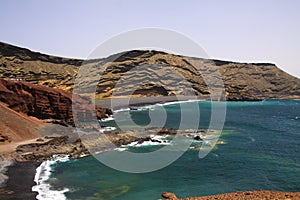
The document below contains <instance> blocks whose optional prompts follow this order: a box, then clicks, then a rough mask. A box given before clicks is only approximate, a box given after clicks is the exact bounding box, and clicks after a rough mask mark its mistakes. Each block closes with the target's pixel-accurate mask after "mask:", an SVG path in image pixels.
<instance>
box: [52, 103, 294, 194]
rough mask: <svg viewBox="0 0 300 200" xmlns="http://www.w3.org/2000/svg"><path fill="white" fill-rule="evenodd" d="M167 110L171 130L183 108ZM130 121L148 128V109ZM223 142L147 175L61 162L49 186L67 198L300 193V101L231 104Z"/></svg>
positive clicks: (203, 123)
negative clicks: (275, 191)
mask: <svg viewBox="0 0 300 200" xmlns="http://www.w3.org/2000/svg"><path fill="white" fill-rule="evenodd" d="M196 103H197V104H199V105H200V110H201V120H200V123H199V128H206V127H207V125H208V122H209V118H210V103H209V102H196ZM190 104H192V103H190ZM164 107H165V109H166V110H167V112H168V120H167V123H166V126H167V127H169V128H177V127H178V123H179V122H180V105H179V104H172V105H166V106H164ZM189 112H193V110H190V111H189ZM118 114H119V115H121V114H122V113H118ZM131 116H132V118H133V120H134V121H135V122H136V123H138V124H140V125H145V124H147V123H149V117H148V111H147V110H141V111H131ZM106 125H110V126H113V125H114V122H113V121H111V122H107V123H106ZM220 140H221V141H223V142H224V144H218V145H217V146H216V147H215V148H214V149H213V150H212V151H211V152H210V153H209V154H208V155H207V156H206V157H205V158H203V159H199V157H198V151H196V150H189V151H187V152H186V153H185V154H184V155H183V156H182V157H181V158H180V159H178V160H177V161H175V162H174V163H172V164H171V165H169V166H168V167H166V168H163V169H161V170H158V171H155V172H151V173H146V174H130V173H124V172H120V171H116V170H114V169H110V168H109V167H107V166H105V165H103V164H101V163H100V162H98V161H97V160H96V159H95V158H93V157H85V158H81V159H77V160H70V161H67V162H61V163H56V164H55V165H53V168H52V170H53V171H52V174H51V177H50V179H49V180H48V183H50V184H51V189H53V190H62V189H63V188H69V190H70V191H69V192H67V193H65V196H66V197H67V199H104V200H110V199H114V200H140V199H145V200H147V199H149V200H155V199H159V198H160V194H161V193H162V192H163V191H171V192H174V193H176V195H177V196H178V197H186V196H200V195H213V194H217V193H225V192H231V191H242V190H258V189H264V190H280V191H300V101H297V100H268V101H263V102H227V114H226V122H225V126H224V130H223V133H222V135H221V137H220ZM145 148H146V147H145ZM143 150H145V149H143V148H142V147H141V148H140V149H137V151H143Z"/></svg>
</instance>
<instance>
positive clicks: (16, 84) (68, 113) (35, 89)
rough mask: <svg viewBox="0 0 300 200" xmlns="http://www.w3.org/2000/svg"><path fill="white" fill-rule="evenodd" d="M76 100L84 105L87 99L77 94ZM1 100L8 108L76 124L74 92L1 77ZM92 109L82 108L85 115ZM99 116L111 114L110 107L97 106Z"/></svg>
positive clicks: (63, 122) (53, 120)
mask: <svg viewBox="0 0 300 200" xmlns="http://www.w3.org/2000/svg"><path fill="white" fill-rule="evenodd" d="M76 101H77V102H79V103H81V104H82V105H83V106H85V104H86V103H87V102H88V100H87V99H84V98H82V97H79V96H77V97H76ZM0 102H2V103H4V104H6V105H7V106H8V108H10V109H12V110H14V111H17V112H20V113H24V114H26V115H28V116H33V117H36V118H38V119H43V120H51V121H52V122H57V123H59V124H62V125H74V119H73V116H72V94H71V93H69V92H66V91H63V90H60V89H55V88H48V87H45V86H40V85H34V84H31V83H28V82H24V81H9V80H4V79H0ZM90 110H91V109H85V107H83V108H82V112H83V115H85V114H86V115H88V114H90V113H84V112H90ZM96 111H97V117H98V118H104V117H105V115H106V114H110V111H109V110H108V109H102V108H96Z"/></svg>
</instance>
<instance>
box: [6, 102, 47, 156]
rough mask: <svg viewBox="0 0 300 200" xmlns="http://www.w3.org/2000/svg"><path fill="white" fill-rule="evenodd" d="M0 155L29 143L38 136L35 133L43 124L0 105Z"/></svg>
mask: <svg viewBox="0 0 300 200" xmlns="http://www.w3.org/2000/svg"><path fill="white" fill-rule="evenodd" d="M0 119H1V123H0V138H1V139H2V142H0V154H1V153H4V152H10V151H13V150H14V149H15V148H16V147H17V146H18V145H20V144H24V143H30V142H32V141H34V140H35V139H36V138H38V137H39V135H38V134H37V133H36V131H37V130H38V129H39V127H41V126H42V124H43V122H42V121H40V120H38V119H36V118H33V117H28V116H26V115H24V114H21V113H18V112H15V111H13V110H11V109H9V108H7V107H6V106H5V105H4V104H2V103H0Z"/></svg>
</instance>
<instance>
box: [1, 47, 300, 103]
mask: <svg viewBox="0 0 300 200" xmlns="http://www.w3.org/2000/svg"><path fill="white" fill-rule="evenodd" d="M96 64H97V66H95V65H96ZM81 65H83V68H84V69H86V70H85V72H84V73H85V74H80V75H79V76H78V78H81V79H80V80H82V85H80V87H81V89H83V90H82V92H85V93H90V92H92V88H91V87H90V86H91V85H95V84H97V86H98V87H97V93H98V94H99V97H110V96H111V95H112V93H113V92H114V95H115V94H116V93H117V95H118V96H122V95H126V94H128V92H129V91H135V92H134V94H136V95H138V96H159V95H164V96H170V95H174V94H176V95H177V94H179V95H186V94H190V92H193V93H195V94H197V95H199V96H203V95H208V94H209V90H208V88H207V86H206V85H207V83H209V84H211V85H213V86H214V87H215V88H216V89H217V90H219V89H221V87H222V85H220V84H219V81H220V77H218V76H217V74H218V73H220V74H221V79H222V80H223V81H224V85H225V90H226V96H227V99H228V100H257V99H260V98H299V97H300V79H298V78H296V77H293V76H291V75H289V74H287V73H285V72H284V71H282V70H280V69H279V68H277V67H276V66H275V65H274V64H269V63H236V62H227V61H220V60H208V59H201V58H191V57H185V56H179V55H172V54H167V53H164V52H158V51H141V50H133V51H129V52H124V53H120V54H116V55H113V56H110V57H108V58H105V59H99V60H89V61H88V62H83V61H82V60H76V59H66V58H59V57H54V56H48V55H44V54H40V53H35V52H31V51H30V50H27V49H23V48H19V47H15V46H11V45H8V44H5V43H0V76H1V77H2V78H6V79H22V80H26V81H28V82H31V83H34V84H39V85H45V86H49V87H55V88H61V89H64V90H68V91H70V90H72V88H73V83H74V80H75V76H76V74H77V72H78V69H79V66H81ZM104 65H106V67H107V68H106V69H105V70H103V68H102V69H99V67H98V66H104ZM99 74H102V76H101V78H100V75H99ZM87 75H89V76H88V77H87ZM202 76H204V77H205V80H206V82H205V81H204V79H203V78H202ZM120 78H121V79H122V81H125V82H122V81H120ZM118 82H119V83H121V85H122V86H121V87H120V88H116V84H117V83H118ZM122 83H123V84H122ZM187 88H189V89H190V90H187Z"/></svg>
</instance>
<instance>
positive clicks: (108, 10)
mask: <svg viewBox="0 0 300 200" xmlns="http://www.w3.org/2000/svg"><path fill="white" fill-rule="evenodd" d="M0 5H1V6H0V8H1V12H0V23H1V31H0V39H1V41H3V42H7V43H11V44H14V45H18V46H22V47H26V48H29V49H32V50H34V51H40V52H43V53H47V54H53V55H59V56H64V57H74V58H86V57H87V56H88V55H89V54H90V53H91V52H92V51H93V50H94V49H95V48H96V47H97V46H98V45H100V44H101V43H103V42H105V41H106V40H108V39H110V38H111V37H113V36H115V35H118V34H120V33H123V32H126V31H130V30H133V29H140V28H145V27H155V28H163V29H169V30H173V31H177V32H179V33H181V34H183V35H186V36H187V37H189V38H190V39H192V40H194V41H195V42H197V43H198V44H199V45H200V46H201V47H202V48H203V49H204V50H205V51H206V53H207V54H208V55H209V57H210V58H215V59H223V60H232V61H240V62H271V63H275V64H277V66H278V67H280V68H281V69H283V70H284V71H286V72H288V73H290V74H292V75H294V76H297V77H300V70H299V69H300V58H299V56H298V54H299V53H300V1H298V0H251V1H250V0H248V1H246V0H245V1H240V0H236V1H233V0H207V1H202V0H186V1H184V0H182V1H179V0H151V1H143V0H106V1H103V0H102V1H96V0H95V1H91V0H86V1H79V0H78V1H77V0H64V1H62V0H51V1H50V0H49V1H40V0H27V1H22V0H19V1H16V0H6V1H5V0H3V1H1V2H0Z"/></svg>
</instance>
